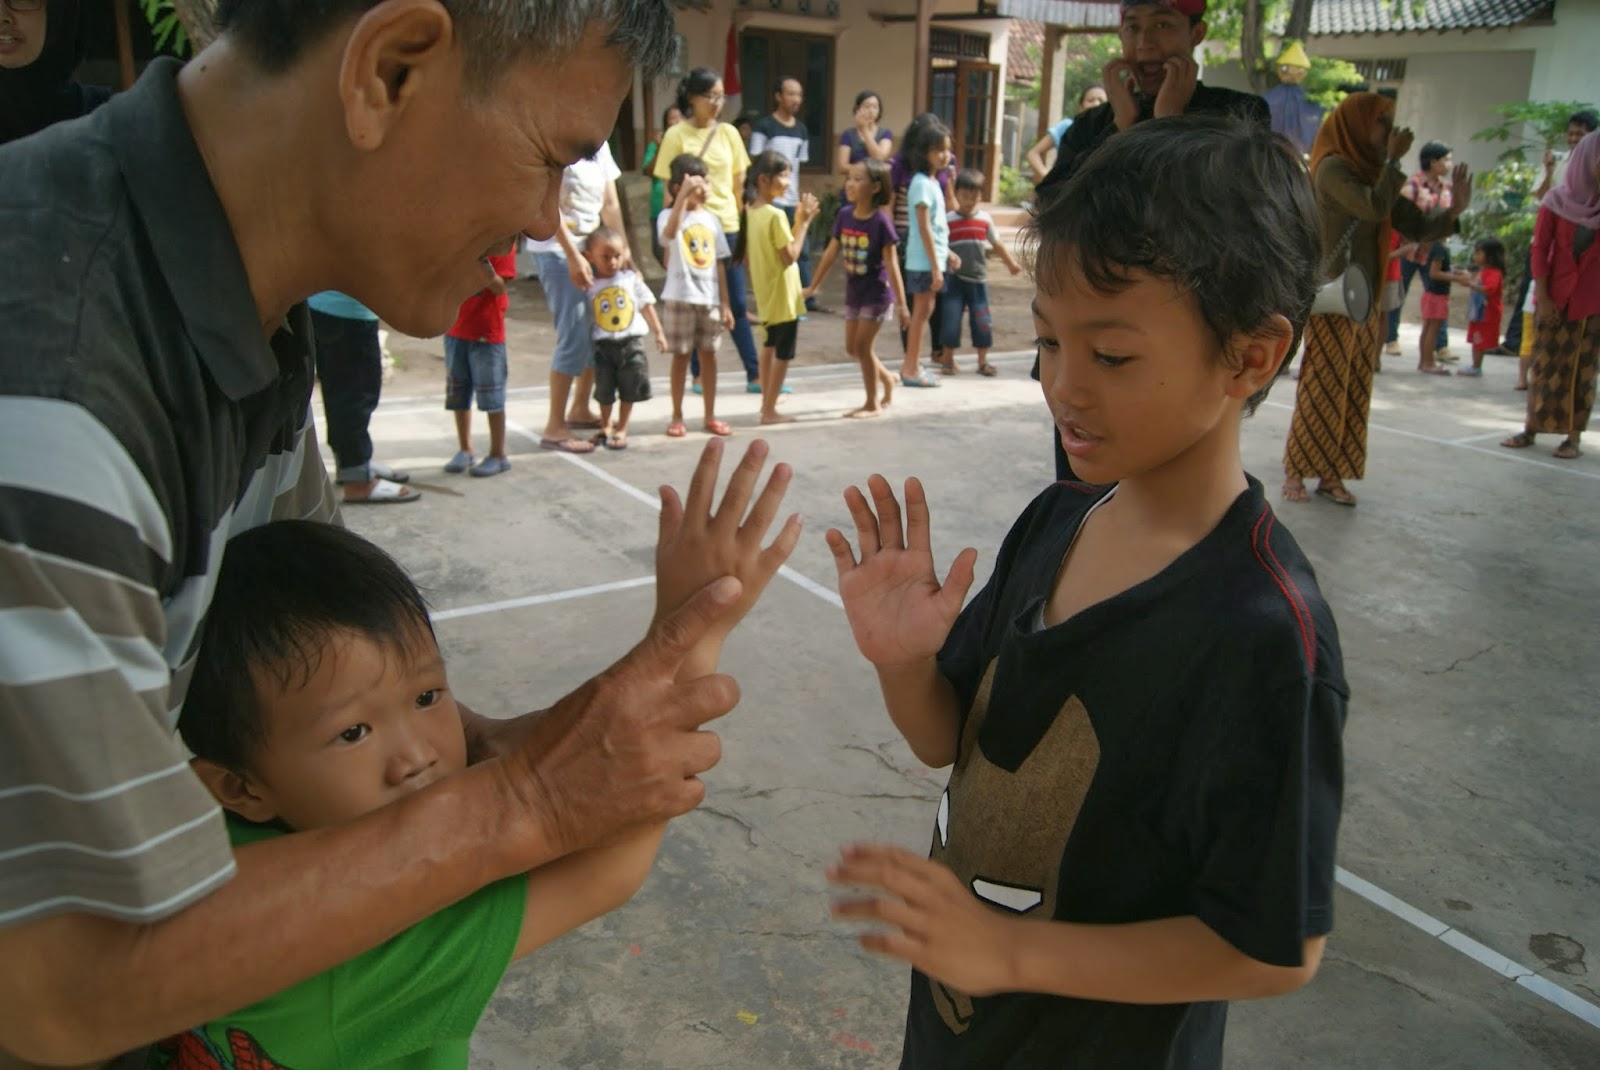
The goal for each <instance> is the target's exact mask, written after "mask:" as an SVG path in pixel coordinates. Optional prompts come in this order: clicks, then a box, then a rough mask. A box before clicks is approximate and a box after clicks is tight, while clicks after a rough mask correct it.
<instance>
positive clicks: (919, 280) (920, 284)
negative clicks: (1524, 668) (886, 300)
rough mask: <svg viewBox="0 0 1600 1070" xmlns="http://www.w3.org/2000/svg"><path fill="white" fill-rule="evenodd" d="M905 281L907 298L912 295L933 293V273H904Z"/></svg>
mask: <svg viewBox="0 0 1600 1070" xmlns="http://www.w3.org/2000/svg"><path fill="white" fill-rule="evenodd" d="M905 279H906V296H907V297H910V296H911V295H912V294H931V293H933V272H931V271H907V272H906V273H905Z"/></svg>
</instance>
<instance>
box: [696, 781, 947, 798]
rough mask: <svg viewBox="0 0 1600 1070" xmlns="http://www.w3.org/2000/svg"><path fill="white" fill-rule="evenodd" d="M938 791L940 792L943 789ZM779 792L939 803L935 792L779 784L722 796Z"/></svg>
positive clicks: (749, 796)
mask: <svg viewBox="0 0 1600 1070" xmlns="http://www.w3.org/2000/svg"><path fill="white" fill-rule="evenodd" d="M940 790H941V791H942V790H943V789H940ZM780 791H807V792H813V793H815V794H817V795H832V796H834V797H835V798H839V799H910V800H914V801H916V802H938V801H939V792H938V791H935V792H933V793H932V794H928V793H923V794H920V795H902V794H897V793H895V792H890V791H870V792H860V791H834V790H833V789H831V788H819V787H815V786H813V785H810V784H780V785H778V786H776V787H771V788H757V789H755V790H751V789H748V788H744V789H740V790H738V791H734V792H726V793H724V794H731V795H732V796H733V797H734V798H736V799H770V798H772V797H773V796H774V795H776V794H777V793H778V792H780Z"/></svg>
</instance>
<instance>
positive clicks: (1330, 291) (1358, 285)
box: [1311, 262, 1372, 323]
mask: <svg viewBox="0 0 1600 1070" xmlns="http://www.w3.org/2000/svg"><path fill="white" fill-rule="evenodd" d="M1311 314H1312V315H1313V316H1348V317H1350V318H1351V319H1353V320H1355V321H1356V322H1357V323H1365V322H1367V317H1368V316H1370V315H1371V314H1372V282H1371V281H1370V280H1369V279H1368V278H1367V273H1366V271H1365V270H1364V269H1363V268H1362V267H1361V265H1359V264H1356V263H1353V262H1352V263H1350V264H1348V265H1346V266H1345V269H1344V272H1343V274H1341V275H1340V276H1339V277H1338V278H1337V279H1333V280H1331V281H1329V282H1325V283H1323V284H1322V289H1320V290H1318V291H1317V299H1316V301H1315V302H1313V303H1312V305H1311Z"/></svg>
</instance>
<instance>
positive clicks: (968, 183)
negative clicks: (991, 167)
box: [956, 167, 984, 193]
mask: <svg viewBox="0 0 1600 1070" xmlns="http://www.w3.org/2000/svg"><path fill="white" fill-rule="evenodd" d="M983 185H984V183H983V172H982V171H975V170H973V169H972V168H970V167H963V168H962V169H961V170H959V171H957V172H956V189H958V190H960V189H975V190H977V191H979V192H980V193H981V192H982V191H983Z"/></svg>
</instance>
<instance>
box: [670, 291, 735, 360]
mask: <svg viewBox="0 0 1600 1070" xmlns="http://www.w3.org/2000/svg"><path fill="white" fill-rule="evenodd" d="M659 308H660V310H661V329H662V331H663V332H665V333H666V336H667V349H668V350H669V351H670V352H672V353H691V352H699V353H715V352H716V351H717V346H718V345H719V344H720V343H721V342H722V310H721V309H719V308H713V307H712V306H710V305H691V304H687V303H686V302H683V301H663V302H661V304H660V306H659Z"/></svg>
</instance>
